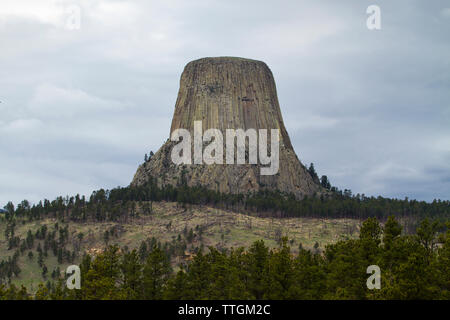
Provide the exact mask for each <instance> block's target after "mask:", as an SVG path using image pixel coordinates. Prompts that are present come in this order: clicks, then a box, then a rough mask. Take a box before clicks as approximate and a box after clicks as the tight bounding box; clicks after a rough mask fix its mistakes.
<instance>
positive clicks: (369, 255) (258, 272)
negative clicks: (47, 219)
mask: <svg viewBox="0 0 450 320" xmlns="http://www.w3.org/2000/svg"><path fill="white" fill-rule="evenodd" d="M440 228H441V226H439V224H438V223H430V221H428V219H426V220H424V221H423V222H422V223H421V225H420V226H419V227H418V229H417V233H416V234H414V235H401V229H402V228H401V226H400V225H399V224H398V222H397V221H396V220H395V219H394V218H393V217H390V218H389V219H388V220H387V222H386V224H385V225H384V227H383V228H382V227H381V226H380V224H379V222H378V221H377V220H376V218H369V219H367V220H366V221H365V222H364V224H363V226H362V228H361V233H360V236H359V238H358V239H354V240H343V241H339V242H337V243H335V244H331V245H328V246H327V247H326V249H325V251H324V252H323V254H320V253H317V252H316V253H315V252H312V251H310V250H305V249H302V248H300V251H299V253H298V254H297V255H292V253H291V248H290V246H289V244H288V241H287V239H286V238H284V239H282V241H281V242H280V245H279V247H278V248H275V249H269V248H268V247H267V246H265V244H264V242H262V241H256V242H255V243H253V245H252V246H250V247H249V248H238V249H234V250H217V249H215V248H210V250H209V251H208V252H207V253H205V252H203V251H202V250H201V251H199V252H198V253H197V254H196V255H195V257H194V258H193V260H192V261H191V262H188V263H185V264H182V265H180V268H179V270H178V271H177V272H174V271H173V269H172V268H171V265H170V262H169V260H168V257H167V255H166V254H165V253H164V251H163V250H162V249H161V248H160V246H158V245H157V244H153V245H152V246H151V247H150V248H147V249H146V250H140V251H138V250H132V251H129V250H126V249H125V250H124V249H120V248H118V247H117V246H111V247H109V248H108V249H107V250H106V251H104V252H102V253H101V254H98V255H96V256H94V257H92V256H90V255H85V256H84V257H83V259H82V262H81V264H80V268H81V275H82V276H81V289H80V290H76V289H74V290H69V289H67V288H66V287H65V285H64V280H63V279H60V280H59V281H57V282H56V284H51V283H49V284H48V285H45V284H40V285H39V287H38V290H37V292H36V294H35V295H34V296H31V295H30V294H29V293H27V291H26V289H25V288H24V287H22V288H21V289H18V288H16V287H15V286H10V287H9V288H5V287H4V286H2V287H1V288H0V297H2V298H3V299H29V298H35V299H449V298H450V291H449V290H450V263H449V262H450V260H449V259H450V232H449V231H448V230H449V229H447V232H446V233H440V234H438V231H439V229H440ZM373 264H376V265H378V266H379V267H380V268H381V279H382V280H381V281H382V282H381V289H380V290H369V289H367V287H366V279H367V277H368V275H367V273H366V268H367V267H368V266H369V265H373Z"/></svg>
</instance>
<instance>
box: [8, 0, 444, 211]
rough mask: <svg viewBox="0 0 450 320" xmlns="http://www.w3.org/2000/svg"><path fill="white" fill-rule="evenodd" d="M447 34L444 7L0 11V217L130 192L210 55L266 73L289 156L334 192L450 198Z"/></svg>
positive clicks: (128, 4)
mask: <svg viewBox="0 0 450 320" xmlns="http://www.w3.org/2000/svg"><path fill="white" fill-rule="evenodd" d="M372 4H376V5H378V6H379V7H380V8H381V30H374V31H370V30H368V29H367V27H366V19H367V17H368V15H367V14H366V9H367V7H368V6H369V5H372ZM73 5H76V6H78V8H80V12H81V20H80V21H81V25H80V29H79V30H69V29H68V28H67V22H68V19H69V18H70V12H71V11H70V10H68V9H70V8H73V7H71V6H73ZM449 34H450V3H449V2H448V1H419V0H415V1H414V0H410V1H406V0H403V1H402V0H397V1H392V0H389V1H386V0H371V1H360V0H353V1H349V0H346V1H331V0H330V1H312V0H310V1H262V0H259V1H243V0H239V1H230V0H227V1H213V0H207V1H206V0H200V1H196V0H193V1H191V0H190V1H184V0H180V1H171V0H166V1H148V0H145V1H144V0H142V1H113V0H109V1H101V0H91V1H76V0H72V1H51V0H49V1H44V0H42V1H38V0H29V1H25V0H11V1H9V0H2V1H1V3H0V46H1V49H0V101H1V103H0V207H1V206H3V205H4V204H6V202H7V201H8V200H12V201H14V202H15V203H17V202H18V201H20V200H22V199H24V198H26V199H28V200H30V201H32V202H35V201H38V200H40V199H43V198H49V199H53V198H54V197H56V196H58V195H67V194H69V195H75V194H77V193H80V194H90V192H92V191H93V190H96V189H99V188H113V187H116V186H118V185H120V186H125V185H128V184H129V182H130V181H131V179H132V177H133V174H134V172H135V170H136V168H137V166H138V164H139V163H141V162H142V161H143V157H144V153H146V152H149V151H150V150H153V151H156V150H157V149H158V148H159V147H160V146H161V145H162V143H163V142H164V141H165V140H166V139H167V138H168V136H169V130H170V122H171V118H172V114H173V110H174V105H175V100H176V96H177V91H178V84H179V77H180V75H181V72H182V70H183V68H184V66H185V64H186V63H188V62H189V61H191V60H194V59H198V58H201V57H207V56H240V57H246V58H252V59H257V60H262V61H264V62H266V63H267V64H268V65H269V67H270V68H271V70H272V72H273V74H274V77H275V80H276V83H277V89H278V97H279V100H280V105H281V110H282V113H283V117H284V121H285V124H286V127H287V130H288V132H289V135H290V137H291V140H292V142H293V145H294V148H295V151H296V153H297V154H298V156H299V158H300V159H301V161H302V162H303V163H304V164H309V163H310V162H314V164H315V166H316V169H317V171H318V173H319V174H320V175H321V174H326V175H328V177H329V178H330V180H331V182H332V184H333V185H336V186H338V187H339V188H341V189H344V188H349V189H352V191H353V192H354V193H364V194H366V195H375V196H377V195H382V196H388V197H397V198H404V197H409V198H417V199H421V200H432V199H433V198H441V199H450V90H449V88H450V36H449Z"/></svg>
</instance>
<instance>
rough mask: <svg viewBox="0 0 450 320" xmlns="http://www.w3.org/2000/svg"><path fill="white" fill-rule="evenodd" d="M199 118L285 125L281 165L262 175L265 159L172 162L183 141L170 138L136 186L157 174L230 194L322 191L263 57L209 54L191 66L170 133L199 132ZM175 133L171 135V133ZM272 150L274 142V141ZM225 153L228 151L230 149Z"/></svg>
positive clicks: (207, 123)
mask: <svg viewBox="0 0 450 320" xmlns="http://www.w3.org/2000/svg"><path fill="white" fill-rule="evenodd" d="M194 121H202V129H203V132H204V131H205V130H207V129H210V128H213V129H219V130H221V131H222V132H223V133H224V139H225V130H226V129H243V130H247V129H256V130H258V129H268V132H269V135H270V129H279V132H280V137H279V138H280V139H279V170H278V173H277V174H275V175H261V174H260V167H261V165H260V164H248V161H247V162H246V164H226V163H224V164H211V165H207V164H183V165H176V164H174V163H173V162H172V159H171V151H172V148H173V146H174V145H175V144H177V142H173V141H170V140H167V141H166V143H164V145H163V146H162V147H161V148H160V149H159V150H158V151H157V152H156V153H155V154H154V156H153V157H152V158H151V159H150V160H149V161H148V162H146V163H144V164H142V165H140V166H139V168H138V170H137V172H136V174H135V176H134V178H133V181H132V182H131V185H141V184H144V183H145V182H146V181H148V179H149V178H150V177H153V178H154V179H155V180H156V181H157V183H158V185H160V186H162V185H168V184H171V185H177V184H179V183H181V181H182V180H183V181H184V182H185V183H187V184H188V185H189V186H196V185H201V186H204V187H207V188H209V189H213V190H217V191H220V192H225V193H243V194H246V193H247V192H255V191H258V190H263V189H269V190H279V191H282V192H286V193H291V194H294V195H295V197H296V198H298V199H300V198H302V197H304V196H305V195H313V194H314V193H317V192H321V191H322V188H321V187H320V185H319V184H318V183H317V181H314V180H313V178H312V177H311V175H310V174H309V173H308V171H307V170H306V168H305V167H304V166H303V164H302V163H301V162H300V160H299V159H298V157H297V155H296V154H295V152H294V150H293V148H292V145H291V141H290V139H289V135H288V133H287V131H286V128H285V127H284V124H283V118H282V116H281V111H280V106H279V103H278V98H277V92H276V87H275V81H274V78H273V75H272V72H271V71H270V69H269V67H268V66H267V65H266V64H265V63H264V62H261V61H256V60H250V59H243V58H235V57H217V58H203V59H199V60H195V61H192V62H190V63H188V64H187V65H186V67H185V68H184V71H183V74H182V75H181V80H180V89H179V91H178V98H177V101H176V104H175V112H174V115H173V119H172V125H171V128H170V133H172V132H173V131H174V130H176V129H179V128H181V129H187V130H189V131H190V132H193V131H194ZM169 137H170V135H169ZM269 149H270V146H269ZM224 154H225V151H224Z"/></svg>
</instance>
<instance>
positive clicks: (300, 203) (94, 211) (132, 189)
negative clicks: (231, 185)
mask: <svg viewBox="0 0 450 320" xmlns="http://www.w3.org/2000/svg"><path fill="white" fill-rule="evenodd" d="M333 190H334V191H329V194H326V195H324V194H322V195H320V196H319V195H318V196H313V197H305V198H304V199H302V200H296V199H295V198H294V196H293V195H288V194H283V193H281V192H274V191H260V192H258V193H248V194H245V195H244V194H225V193H220V192H217V191H214V190H208V189H206V188H204V187H200V186H199V187H188V186H186V185H179V186H176V187H173V186H171V185H169V186H164V187H158V186H157V185H156V183H154V182H153V181H149V182H147V183H146V184H145V185H142V186H128V187H124V188H121V187H117V188H114V189H112V190H103V189H100V190H98V191H94V192H93V193H92V195H91V196H90V198H89V199H86V198H85V197H84V196H81V197H80V196H79V195H77V196H75V197H65V198H63V197H58V198H56V199H55V200H53V201H49V200H44V201H43V202H42V201H40V202H39V203H38V204H35V205H33V206H31V205H30V203H29V202H28V201H26V200H24V201H22V202H21V203H20V204H19V205H18V206H17V208H14V205H13V204H12V203H8V204H7V206H5V209H6V211H7V213H6V214H5V219H6V220H10V219H12V218H13V217H19V218H20V217H23V218H27V219H29V220H38V219H41V218H44V217H56V218H59V219H62V220H64V219H69V220H70V221H80V222H83V221H87V220H90V221H122V222H126V221H128V219H132V218H134V217H137V216H139V214H146V215H147V214H151V212H152V207H151V202H152V201H162V200H164V201H177V202H179V203H180V204H181V205H183V206H186V205H189V204H200V205H210V206H215V207H219V208H222V209H226V210H235V211H239V212H243V213H251V214H257V215H259V216H275V217H280V218H282V217H315V218H354V219H361V220H363V219H367V218H369V217H376V218H378V219H381V220H386V219H387V217H388V216H390V215H395V216H396V217H412V218H414V219H415V220H416V221H418V220H421V219H423V218H426V217H429V218H432V219H441V220H442V221H444V220H446V219H448V217H449V216H450V201H448V200H447V201H441V200H434V201H433V202H431V203H428V202H425V201H417V200H409V199H407V198H406V199H404V200H400V199H389V198H383V197H366V196H365V195H360V194H357V195H352V192H351V191H350V190H344V191H341V190H337V189H336V188H333ZM138 208H139V209H140V210H138Z"/></svg>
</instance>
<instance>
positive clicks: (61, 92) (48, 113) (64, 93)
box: [28, 83, 125, 118]
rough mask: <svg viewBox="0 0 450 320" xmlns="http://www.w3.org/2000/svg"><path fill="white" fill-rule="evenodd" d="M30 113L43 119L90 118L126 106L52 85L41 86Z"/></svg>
mask: <svg viewBox="0 0 450 320" xmlns="http://www.w3.org/2000/svg"><path fill="white" fill-rule="evenodd" d="M28 108H29V110H30V113H31V114H33V115H36V116H41V117H65V118H69V117H73V116H75V115H81V114H82V115H84V116H88V115H89V114H90V115H92V114H95V113H106V112H117V111H120V110H121V109H124V108H125V106H124V105H123V104H121V103H120V102H117V101H114V100H108V99H101V98H99V97H95V96H92V95H89V94H88V93H86V92H84V91H83V90H80V89H66V88H60V87H57V86H55V85H52V84H47V83H44V84H41V85H39V86H38V87H37V88H36V90H35V93H34V95H33V97H32V98H31V101H30V103H29V106H28Z"/></svg>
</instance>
